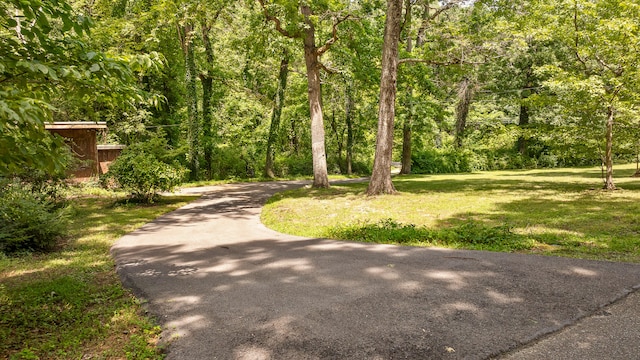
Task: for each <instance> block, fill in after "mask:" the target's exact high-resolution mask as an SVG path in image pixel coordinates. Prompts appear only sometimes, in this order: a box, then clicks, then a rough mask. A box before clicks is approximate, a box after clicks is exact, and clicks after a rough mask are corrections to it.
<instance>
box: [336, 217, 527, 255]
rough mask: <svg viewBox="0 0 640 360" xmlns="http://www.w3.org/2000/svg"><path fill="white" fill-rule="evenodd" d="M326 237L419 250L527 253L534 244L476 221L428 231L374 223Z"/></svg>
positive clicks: (504, 229)
mask: <svg viewBox="0 0 640 360" xmlns="http://www.w3.org/2000/svg"><path fill="white" fill-rule="evenodd" d="M327 236H328V237H331V238H335V239H341V240H353V241H363V242H373V243H385V244H405V245H422V246H442V245H446V246H448V247H465V248H471V249H478V250H480V249H492V250H497V251H500V250H507V249H508V250H527V249H531V248H532V247H533V246H534V244H535V243H534V242H533V241H532V240H531V239H529V238H527V237H525V236H522V235H520V234H516V233H514V232H513V231H512V228H511V227H510V226H508V225H499V226H489V225H485V224H483V223H480V222H477V221H472V220H469V221H466V222H463V223H461V224H458V225H455V226H452V227H445V228H438V229H432V228H427V227H423V226H416V225H414V224H403V223H399V222H397V221H395V220H393V219H390V218H388V219H384V220H380V221H378V222H375V223H362V224H355V225H342V226H336V227H333V228H331V229H329V230H328V232H327Z"/></svg>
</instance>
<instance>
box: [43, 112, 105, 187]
mask: <svg viewBox="0 0 640 360" xmlns="http://www.w3.org/2000/svg"><path fill="white" fill-rule="evenodd" d="M45 128H46V129H47V130H49V131H50V132H52V133H54V134H58V135H60V136H62V137H63V138H64V139H65V142H66V143H67V144H68V145H69V146H70V147H71V150H72V151H73V153H74V154H75V155H76V156H77V157H78V158H79V159H80V160H82V162H81V164H80V166H79V167H78V168H76V170H75V171H74V172H73V175H75V177H76V179H79V180H85V179H88V178H91V177H94V176H98V175H99V174H100V160H99V158H98V140H97V139H98V131H103V130H106V129H107V123H106V122H87V121H73V122H54V123H50V124H45Z"/></svg>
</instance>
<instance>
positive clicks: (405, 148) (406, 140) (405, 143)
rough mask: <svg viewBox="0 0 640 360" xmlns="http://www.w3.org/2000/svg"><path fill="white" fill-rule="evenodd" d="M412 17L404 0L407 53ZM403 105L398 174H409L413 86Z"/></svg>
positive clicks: (408, 4)
mask: <svg viewBox="0 0 640 360" xmlns="http://www.w3.org/2000/svg"><path fill="white" fill-rule="evenodd" d="M412 19H413V16H412V12H411V0H406V3H405V17H404V27H405V28H406V29H407V45H406V48H405V49H406V50H407V53H411V52H412V51H413V41H412V39H411V22H412ZM405 107H406V109H407V114H406V116H405V119H404V124H403V126H402V158H401V163H402V168H400V174H404V175H407V174H411V130H412V129H411V128H412V126H413V118H412V117H413V87H412V86H411V85H408V86H407V94H406V102H405Z"/></svg>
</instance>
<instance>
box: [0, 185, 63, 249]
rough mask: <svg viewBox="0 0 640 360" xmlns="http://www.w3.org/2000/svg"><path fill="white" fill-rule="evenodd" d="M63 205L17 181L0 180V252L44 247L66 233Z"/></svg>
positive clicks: (50, 245) (51, 244) (48, 246)
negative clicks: (0, 182)
mask: <svg viewBox="0 0 640 360" xmlns="http://www.w3.org/2000/svg"><path fill="white" fill-rule="evenodd" d="M66 213H67V211H66V208H64V207H61V206H60V205H59V204H58V203H56V202H55V201H53V200H52V199H51V197H50V195H49V194H47V193H43V192H41V191H39V189H37V188H32V187H30V186H29V185H25V184H23V183H21V182H19V181H6V180H5V181H3V183H2V184H0V252H1V253H5V254H7V253H15V252H21V251H45V250H49V249H51V248H53V247H54V246H55V244H56V243H57V241H58V240H59V239H60V238H61V237H62V236H64V235H65V234H66V231H67V224H68V221H67V217H66Z"/></svg>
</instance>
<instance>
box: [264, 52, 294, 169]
mask: <svg viewBox="0 0 640 360" xmlns="http://www.w3.org/2000/svg"><path fill="white" fill-rule="evenodd" d="M288 75H289V53H288V52H287V51H286V50H285V51H284V55H283V58H282V60H281V61H280V72H279V73H278V89H277V90H276V96H275V99H274V105H273V113H272V114H271V126H270V127H269V138H268V139H267V159H266V162H265V169H264V176H265V177H269V178H274V177H275V174H274V169H273V163H274V158H275V150H274V146H275V142H276V137H277V134H278V128H279V127H280V116H281V115H282V107H283V106H284V91H285V89H286V87H287V76H288Z"/></svg>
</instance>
